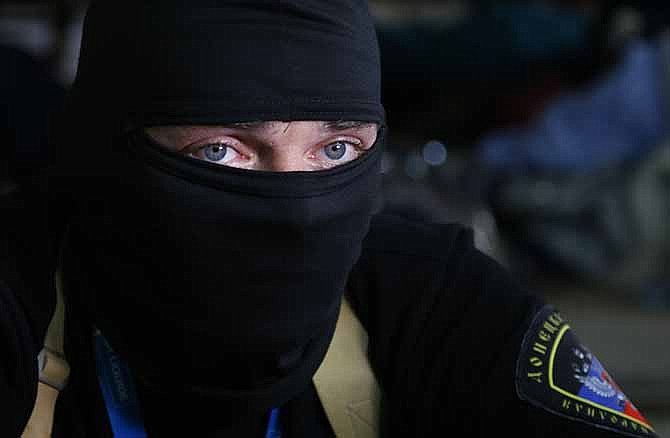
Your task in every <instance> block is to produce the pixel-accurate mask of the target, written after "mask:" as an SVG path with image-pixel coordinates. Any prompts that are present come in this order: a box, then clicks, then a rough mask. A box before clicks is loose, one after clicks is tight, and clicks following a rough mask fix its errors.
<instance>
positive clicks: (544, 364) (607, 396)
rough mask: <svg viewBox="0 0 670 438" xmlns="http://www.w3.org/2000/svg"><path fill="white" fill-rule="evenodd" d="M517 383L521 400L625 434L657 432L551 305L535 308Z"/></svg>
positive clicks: (637, 435)
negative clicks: (535, 312) (536, 312)
mask: <svg viewBox="0 0 670 438" xmlns="http://www.w3.org/2000/svg"><path fill="white" fill-rule="evenodd" d="M516 387H517V392H518V393H519V396H520V397H521V398H522V399H524V400H527V401H528V402H530V403H532V404H534V405H536V406H539V407H541V408H543V409H546V410H548V411H551V412H553V413H555V414H557V415H562V416H564V417H568V418H571V419H574V420H577V421H582V422H585V423H589V424H592V425H594V426H596V427H600V428H605V429H609V430H612V431H616V432H619V433H621V434H623V435H628V436H634V437H640V436H643V437H656V436H657V435H656V434H655V433H654V429H653V428H652V427H651V425H650V424H649V422H648V421H647V420H646V419H645V418H644V417H643V416H642V414H640V412H639V411H638V410H637V408H636V407H635V406H634V405H633V403H632V402H631V401H630V400H629V399H628V397H626V395H625V394H624V393H623V391H622V390H621V388H619V386H618V385H617V384H616V383H615V381H614V379H612V377H611V376H610V375H609V373H608V372H607V371H606V370H605V368H604V367H603V366H602V364H601V363H600V362H599V361H598V359H597V358H596V357H595V356H594V355H593V354H592V353H591V351H589V349H588V348H587V347H585V346H584V345H583V344H582V343H581V342H579V339H578V338H577V336H576V335H575V333H574V332H573V331H572V330H571V328H570V325H569V324H568V322H567V321H566V320H565V319H563V317H562V316H561V315H560V313H559V312H558V311H557V310H556V309H555V308H554V307H552V306H546V307H544V308H543V309H542V310H540V312H538V314H537V315H536V316H535V318H534V319H533V322H532V324H531V326H530V328H529V329H528V332H527V333H526V336H525V337H524V340H523V344H522V347H521V353H520V355H519V360H518V364H517V375H516Z"/></svg>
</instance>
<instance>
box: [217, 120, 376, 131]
mask: <svg viewBox="0 0 670 438" xmlns="http://www.w3.org/2000/svg"><path fill="white" fill-rule="evenodd" d="M270 123H272V122H268V121H265V120H259V121H254V122H240V123H231V124H228V125H225V126H226V127H228V128H235V129H244V130H250V131H251V130H259V129H265V128H266V127H268V126H269V124H270ZM372 125H375V123H373V122H362V121H354V120H335V121H332V122H323V124H322V130H323V131H326V132H337V131H345V130H347V129H356V128H362V127H368V126H372Z"/></svg>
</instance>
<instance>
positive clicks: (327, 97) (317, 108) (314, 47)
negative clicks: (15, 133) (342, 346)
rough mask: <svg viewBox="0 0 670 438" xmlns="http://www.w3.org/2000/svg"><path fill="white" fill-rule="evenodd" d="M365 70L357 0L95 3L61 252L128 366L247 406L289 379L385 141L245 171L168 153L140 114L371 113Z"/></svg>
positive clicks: (313, 354) (285, 396)
mask: <svg viewBox="0 0 670 438" xmlns="http://www.w3.org/2000/svg"><path fill="white" fill-rule="evenodd" d="M379 75H380V72H379V55H378V47H377V40H376V36H375V31H374V27H373V22H372V19H371V17H370V15H369V11H368V7H367V4H366V2H364V1H362V0H320V1H319V0H245V1H242V0H227V1H226V0H223V1H222V0H218V1H207V0H197V1H194V0H188V1H187V0H183V1H177V0H171V1H166V0H161V1H160V2H158V1H156V2H151V1H149V2H130V1H118V0H114V1H111V0H110V1H95V0H94V1H93V2H92V4H91V6H90V9H89V11H88V14H87V17H86V21H85V27H84V37H83V42H82V51H81V57H80V60H79V68H78V74H77V78H76V80H75V83H74V85H73V89H72V92H71V101H70V104H69V109H68V111H69V114H70V122H71V127H70V128H69V129H68V132H69V133H70V135H71V137H70V138H69V139H68V142H67V145H66V146H64V148H67V150H66V149H64V150H63V155H64V156H66V157H67V159H66V160H64V161H65V162H66V168H67V170H66V171H65V172H64V174H65V175H67V176H68V179H67V180H68V182H69V183H70V185H69V186H68V187H69V190H70V193H72V194H73V196H72V210H73V214H72V217H71V220H70V232H69V245H68V248H69V249H68V251H66V260H65V266H66V267H67V258H68V257H70V256H67V254H71V255H74V256H72V257H71V258H73V259H74V258H76V259H77V260H79V261H78V262H77V263H78V265H79V266H80V269H79V271H80V272H82V273H84V275H85V276H86V277H87V279H88V284H87V287H86V291H85V293H83V294H81V295H82V296H81V297H78V299H80V300H81V301H82V302H83V303H84V306H85V308H87V309H88V310H89V312H90V313H91V315H92V317H93V319H94V321H95V324H96V325H97V326H98V327H99V328H100V330H101V331H102V332H103V333H104V335H105V336H106V337H107V338H108V340H109V341H110V343H111V344H112V346H113V347H114V348H115V349H116V350H117V351H118V352H119V353H120V354H121V356H122V357H123V358H124V359H125V360H126V361H127V362H128V364H129V366H130V368H131V369H132V370H133V371H134V372H135V374H136V375H137V377H138V378H139V379H140V380H142V381H143V382H145V383H146V384H148V385H151V386H153V387H155V388H156V389H157V390H160V391H164V392H166V393H172V394H175V393H179V392H182V393H185V394H199V395H204V396H208V397H210V396H211V397H213V398H216V399H218V400H221V401H222V402H226V401H228V402H233V403H237V404H242V405H244V406H247V407H248V408H249V409H259V410H262V409H270V408H272V407H276V406H279V405H282V404H283V403H285V402H286V401H288V400H289V399H291V398H292V397H295V396H296V395H297V394H298V393H300V392H301V391H303V390H304V389H305V388H306V387H307V385H309V383H310V381H311V379H312V376H313V374H314V372H315V371H316V369H317V368H318V366H319V365H320V363H321V361H322V359H323V357H324V355H325V352H326V350H327V348H328V345H329V343H330V340H331V338H332V335H333V332H334V327H335V323H336V320H337V315H338V311H339V306H340V302H341V298H342V295H343V292H344V286H345V282H346V279H347V276H348V274H349V271H350V269H351V268H352V266H353V265H354V263H355V262H356V260H357V258H358V256H359V253H360V250H361V242H362V240H363V238H364V236H365V234H366V232H367V229H368V226H369V221H370V218H371V216H372V214H373V209H374V205H375V199H376V194H377V190H378V184H379V178H380V160H381V152H382V148H381V146H382V142H383V141H382V138H383V135H382V133H380V135H379V137H378V140H377V143H376V144H375V145H374V146H373V148H372V149H371V150H370V151H369V152H367V153H366V154H365V155H363V156H362V157H361V158H359V159H357V160H355V161H353V162H350V163H347V164H345V165H343V166H340V167H336V168H334V169H331V170H325V171H318V172H286V173H277V172H258V171H250V170H242V169H235V168H227V167H224V166H219V165H213V164H210V163H206V162H202V161H198V160H196V159H192V158H188V157H184V156H182V155H179V154H176V153H171V152H169V151H167V150H164V149H163V148H161V147H160V146H158V145H156V144H154V143H153V142H152V141H151V140H150V139H149V138H148V137H147V136H146V135H144V134H143V133H142V128H143V127H146V126H156V125H179V124H182V125H217V124H226V123H234V122H249V121H259V120H281V121H289V120H327V121H333V120H354V121H366V122H375V123H378V124H379V125H380V126H382V125H383V123H384V111H383V108H382V105H381V102H380V101H381V99H380V83H379V81H380V78H379ZM65 275H66V276H67V269H65ZM70 281H77V279H74V280H72V279H71V280H70Z"/></svg>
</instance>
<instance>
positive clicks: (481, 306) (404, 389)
mask: <svg viewBox="0 0 670 438" xmlns="http://www.w3.org/2000/svg"><path fill="white" fill-rule="evenodd" d="M13 226H15V227H19V226H20V227H21V228H24V226H23V225H21V221H17V222H16V223H14V224H13ZM5 231H6V229H5V230H3V232H5ZM15 234H16V233H15ZM10 235H11V233H10ZM8 242H9V243H11V244H8ZM20 250H22V251H24V253H23V254H22V255H21V256H20V257H16V256H15V255H14V254H15V252H16V251H19V252H20ZM26 251H27V249H26V248H23V249H22V248H21V245H20V242H19V241H13V242H11V241H10V240H8V239H5V240H4V243H3V254H2V266H3V272H1V273H0V274H1V275H2V276H1V277H0V280H2V282H1V283H0V351H2V352H3V353H2V356H1V357H2V360H0V406H3V407H5V409H7V408H6V407H9V412H8V414H7V411H5V413H6V414H5V415H2V416H1V417H0V436H2V437H15V436H19V433H20V431H21V429H22V428H23V426H24V424H25V421H27V417H28V415H29V413H30V410H31V408H32V402H33V397H34V393H35V388H36V379H37V373H36V366H35V365H36V363H35V357H36V356H37V352H38V351H39V348H40V344H41V339H42V337H43V335H44V332H45V330H46V326H47V323H48V320H49V317H50V310H51V309H53V299H52V293H53V288H50V287H49V286H46V283H47V280H48V275H46V274H45V275H43V276H32V277H31V276H30V275H28V272H31V271H30V270H21V269H19V267H18V266H17V263H16V262H17V261H18V262H21V263H25V262H26V260H27V258H28V259H29V257H28V256H27V254H25V252H26ZM11 265H13V266H11ZM32 270H33V271H34V270H35V266H33V269H32ZM76 278H77V273H76V270H74V269H71V270H69V275H66V279H65V289H66V296H67V297H68V307H67V319H66V345H65V349H66V355H67V356H68V360H69V362H70V364H71V367H72V374H71V380H70V383H69V385H68V387H67V389H66V390H65V391H64V392H63V393H62V395H61V397H60V398H59V402H58V406H57V413H56V421H55V430H54V438H65V437H68V438H84V437H86V438H92V437H111V436H112V435H111V431H110V427H109V423H108V419H107V415H106V410H105V406H104V401H103V399H102V396H101V393H100V390H99V387H98V384H97V378H96V373H95V362H94V353H93V343H92V336H91V333H92V331H91V330H92V322H91V321H89V320H88V319H87V317H86V315H85V313H84V312H83V311H82V310H81V309H80V308H79V307H78V306H77V300H76V296H77V294H78V293H85V290H78V284H77V281H76ZM347 293H348V298H349V300H350V302H351V303H352V307H353V308H354V310H355V311H356V313H357V314H358V317H359V319H360V320H361V322H362V323H363V325H364V326H365V328H366V329H367V331H368V333H369V339H370V349H369V357H370V361H371V364H372V367H373V369H374V371H375V373H376V375H377V377H378V380H379V382H380V385H381V387H382V390H383V394H384V399H383V403H382V424H381V434H382V436H388V437H395V436H398V437H424V436H481V437H488V436H499V435H501V434H503V435H506V434H509V435H510V436H513V437H569V436H580V437H614V436H622V433H623V432H621V430H626V431H627V432H628V434H629V435H630V436H653V434H652V432H651V431H647V433H643V431H641V430H639V431H638V429H637V426H636V430H632V429H631V427H630V426H629V425H628V423H626V424H627V427H628V429H626V427H623V428H619V432H617V431H616V430H617V427H613V428H612V429H609V430H608V429H604V428H602V427H600V426H596V425H594V424H593V423H598V420H597V419H596V420H593V421H589V419H588V417H587V418H586V420H585V419H584V418H581V419H580V418H577V419H575V418H574V417H579V415H576V414H575V413H574V412H571V411H570V410H569V409H568V408H566V407H565V406H563V407H561V406H560V405H552V404H551V403H548V402H543V401H541V400H539V401H538V400H535V399H531V400H529V401H527V400H524V398H525V399H528V398H529V397H528V396H525V397H522V396H520V390H519V387H518V385H517V380H518V377H519V371H518V370H520V369H522V368H521V367H520V364H522V363H525V362H524V361H525V359H526V357H525V356H524V355H525V354H526V353H527V348H526V347H524V345H525V344H524V338H528V335H527V334H528V333H532V330H530V329H531V326H532V325H535V324H538V322H537V321H538V320H537V319H536V318H535V317H536V315H537V314H538V312H540V311H541V310H542V309H543V308H544V306H545V303H544V302H543V299H542V297H541V296H540V295H538V294H536V293H533V292H531V291H528V290H526V289H525V288H524V287H523V286H522V285H520V284H518V283H517V282H515V281H514V279H513V278H511V277H510V276H509V275H508V273H507V272H506V271H505V270H504V269H503V268H502V267H501V266H500V265H498V264H497V263H496V262H495V261H494V260H492V259H491V258H489V257H488V256H486V255H484V254H483V253H481V252H479V251H478V250H477V249H476V248H475V247H474V245H473V239H472V233H471V232H470V231H469V230H467V229H466V228H464V227H462V226H459V225H438V224H420V223H412V222H408V221H405V220H403V219H399V218H394V217H389V216H378V217H375V219H374V220H373V224H372V227H371V230H370V232H369V234H368V237H367V238H366V241H365V244H364V250H363V254H362V256H361V258H360V260H359V262H358V263H357V265H356V266H355V268H354V270H353V271H352V273H351V275H350V281H349V286H348V291H347ZM540 322H541V321H540ZM528 351H529V350H528ZM521 377H523V376H521ZM519 378H520V377H519ZM139 392H140V401H141V403H142V409H143V411H144V417H145V425H146V428H147V430H148V431H149V432H150V436H179V435H184V436H199V437H224V436H225V437H227V436H234V437H244V436H253V437H260V436H263V431H264V426H265V423H264V417H263V418H261V417H259V416H254V415H247V414H245V413H243V412H241V411H237V412H235V411H234V410H233V411H231V410H227V411H225V412H222V410H221V409H217V406H215V405H213V404H212V403H209V402H207V401H203V400H166V399H164V398H161V397H159V396H157V395H156V394H152V393H151V391H150V390H148V389H146V388H142V387H141V386H140V387H139ZM522 392H523V391H522ZM564 405H565V402H564ZM570 406H572V405H570ZM561 409H563V411H561ZM282 412H283V413H282V423H283V426H284V429H285V436H288V437H309V438H319V437H331V436H333V432H332V430H331V428H330V426H329V424H328V421H327V419H326V417H325V414H324V412H323V409H322V407H321V404H320V402H319V399H318V397H317V395H316V392H315V390H314V388H313V387H311V388H309V390H308V391H306V392H305V393H304V394H302V395H301V396H300V397H298V398H297V399H295V400H293V401H291V402H290V403H289V404H288V405H287V406H285V407H283V410H282ZM594 412H596V411H594ZM602 412H607V411H602ZM596 413H597V412H596ZM610 414H611V413H610ZM594 415H595V414H594ZM622 418H623V417H622ZM608 420H611V419H610V418H609V417H608ZM601 424H602V422H601ZM638 432H639V433H638ZM175 434H176V435H175ZM623 436H625V434H623Z"/></svg>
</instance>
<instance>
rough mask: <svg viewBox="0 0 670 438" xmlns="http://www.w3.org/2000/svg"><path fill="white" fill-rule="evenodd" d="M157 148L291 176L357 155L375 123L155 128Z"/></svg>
mask: <svg viewBox="0 0 670 438" xmlns="http://www.w3.org/2000/svg"><path fill="white" fill-rule="evenodd" d="M146 132H147V134H149V136H150V137H152V138H153V139H154V140H155V141H156V142H158V143H159V144H160V145H162V146H163V147H165V148H167V149H169V150H171V151H173V152H178V153H180V154H183V155H186V156H191V157H194V158H197V159H200V160H203V161H207V162H210V163H214V164H219V165H222V166H230V167H237V168H243V169H249V170H261V171H273V172H295V171H316V170H325V169H330V168H333V167H336V166H339V165H342V164H345V163H348V162H350V161H352V160H355V159H356V158H358V157H360V156H361V155H363V154H364V153H365V152H366V151H367V150H369V149H370V147H372V145H373V144H374V142H375V140H376V139H377V132H378V125H377V124H374V123H365V122H351V121H338V122H323V121H293V122H280V121H271V122H251V123H236V124H233V125H225V126H156V127H150V128H147V129H146Z"/></svg>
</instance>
